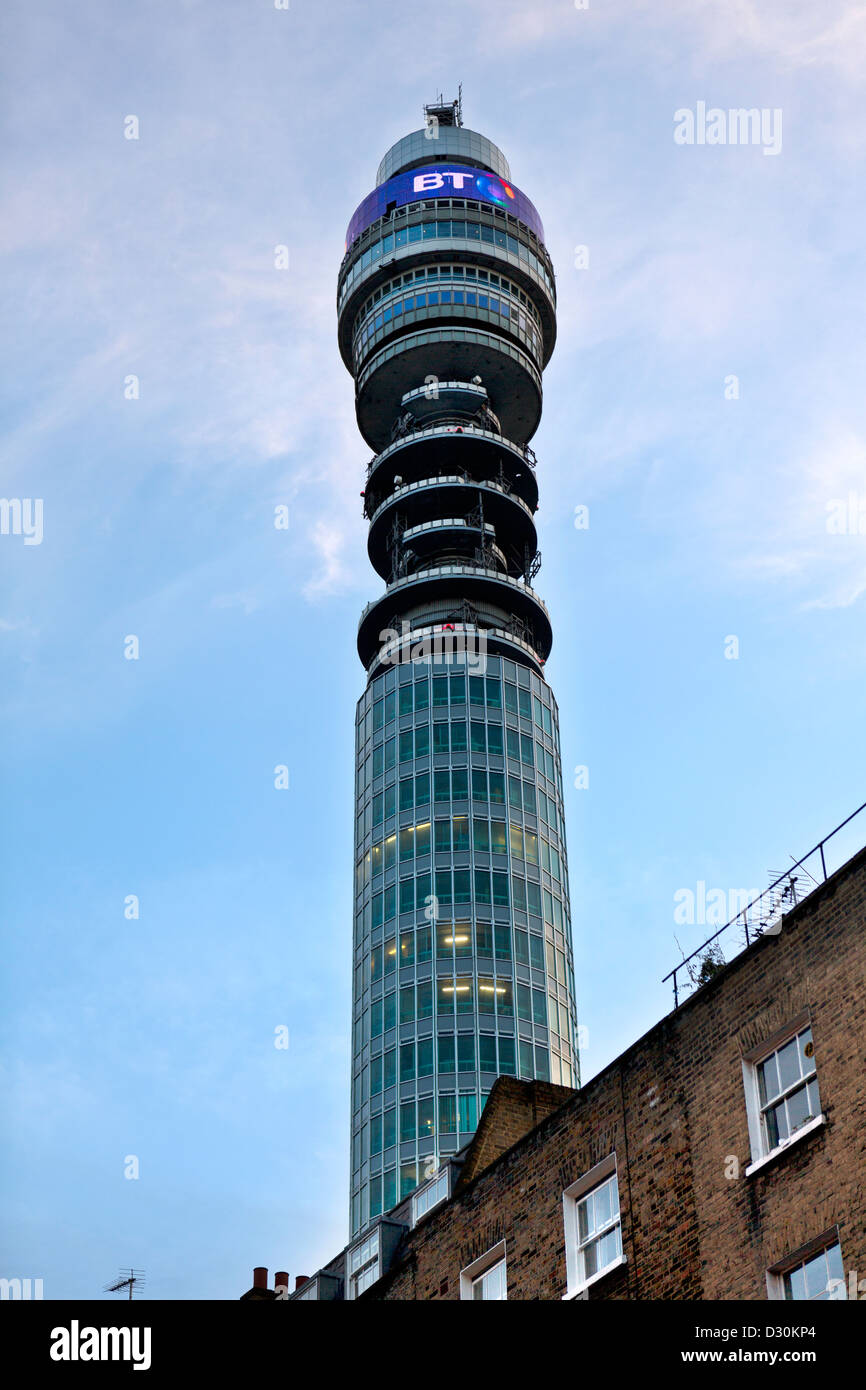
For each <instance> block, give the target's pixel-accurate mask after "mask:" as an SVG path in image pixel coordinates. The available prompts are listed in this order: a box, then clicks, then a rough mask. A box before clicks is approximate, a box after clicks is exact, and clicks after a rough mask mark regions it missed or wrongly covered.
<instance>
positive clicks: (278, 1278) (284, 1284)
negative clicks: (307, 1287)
mask: <svg viewBox="0 0 866 1390" xmlns="http://www.w3.org/2000/svg"><path fill="white" fill-rule="evenodd" d="M288 1287H289V1276H288V1274H286V1271H285V1270H284V1269H278V1270H277V1272H276V1274H275V1275H274V1288H275V1289H288Z"/></svg>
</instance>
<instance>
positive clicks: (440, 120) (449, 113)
mask: <svg viewBox="0 0 866 1390" xmlns="http://www.w3.org/2000/svg"><path fill="white" fill-rule="evenodd" d="M424 123H425V125H427V126H430V125H440V126H442V125H462V124H463V83H462V82H461V83H460V86H459V87H458V88H457V98H456V100H454V101H446V100H445V98H444V96H443V95H442V93H441V92H440V93H439V95H438V97H437V98H436V100H435V101H430V102H427V103H426V104H425V106H424Z"/></svg>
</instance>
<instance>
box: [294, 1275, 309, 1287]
mask: <svg viewBox="0 0 866 1390" xmlns="http://www.w3.org/2000/svg"><path fill="white" fill-rule="evenodd" d="M309 1277H310V1276H309V1274H296V1275H295V1288H296V1289H299V1288H300V1287H301V1285H302V1284H306V1282H307V1280H308V1279H309Z"/></svg>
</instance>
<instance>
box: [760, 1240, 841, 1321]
mask: <svg viewBox="0 0 866 1390" xmlns="http://www.w3.org/2000/svg"><path fill="white" fill-rule="evenodd" d="M834 1245H837V1246H838V1247H839V1258H840V1260H841V1258H842V1243H841V1241H840V1239H839V1227H838V1226H834V1227H833V1228H832V1230H829V1231H825V1232H824V1233H823V1235H820V1236H817V1237H816V1238H815V1240H811V1241H809V1243H808V1245H802V1246H801V1247H800V1248H799V1250H793V1251H792V1252H791V1254H790V1255H786V1256H785V1258H784V1259H783V1260H780V1261H779V1262H778V1264H775V1265H772V1266H771V1267H770V1269H768V1270H767V1274H766V1279H767V1298H768V1299H770V1300H771V1301H773V1302H780V1303H785V1302H788V1301H789V1300H787V1299H786V1298H785V1279H786V1277H788V1276H790V1275H791V1274H793V1272H794V1270H795V1269H799V1268H800V1266H801V1265H804V1264H808V1262H809V1261H810V1260H814V1258H815V1256H816V1255H821V1254H823V1253H824V1252H825V1251H827V1250H830V1249H832V1248H833V1246H834ZM844 1270H845V1266H844V1262H843V1265H842V1271H843V1273H842V1280H841V1283H838V1282H837V1287H836V1289H835V1291H834V1292H833V1293H831V1294H830V1297H829V1299H828V1300H826V1301H828V1302H829V1301H832V1300H835V1301H840V1300H842V1299H847V1297H848V1293H847V1289H846V1285H845V1274H844ZM833 1282H834V1281H833V1280H830V1282H829V1283H828V1284H827V1288H828V1289H829V1288H830V1284H831V1283H833ZM794 1301H796V1302H799V1301H800V1300H799V1299H798V1300H794ZM811 1301H813V1302H817V1301H818V1300H817V1299H815V1300H811ZM821 1301H822V1302H823V1301H825V1300H821Z"/></svg>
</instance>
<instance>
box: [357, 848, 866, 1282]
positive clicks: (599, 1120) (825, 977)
mask: <svg viewBox="0 0 866 1390" xmlns="http://www.w3.org/2000/svg"><path fill="white" fill-rule="evenodd" d="M864 977H866V851H863V852H861V853H860V854H859V855H857V856H855V858H854V859H852V860H851V861H850V862H849V863H848V864H847V865H845V866H844V868H842V869H840V870H839V871H838V873H836V874H835V875H833V877H832V878H831V879H830V880H829V881H828V882H827V883H826V884H824V885H822V887H821V888H820V889H816V890H815V892H814V893H813V894H812V895H811V896H810V897H809V898H808V899H806V900H805V901H804V902H803V903H801V904H800V905H799V907H797V908H795V909H794V910H793V911H792V912H791V913H789V914H788V916H787V917H786V918H785V921H784V924H783V928H782V931H781V933H780V934H779V935H778V936H765V937H763V938H762V939H761V940H760V941H758V942H757V943H756V944H755V945H754V946H753V947H752V949H751V950H750V951H748V952H746V953H745V954H743V955H741V956H740V957H738V958H737V959H736V960H734V961H733V962H732V963H731V964H730V965H728V966H727V967H726V968H725V969H724V970H723V971H722V972H720V973H719V974H718V975H717V976H716V977H715V978H714V979H713V980H711V981H710V983H709V984H707V985H705V986H704V987H703V988H702V989H700V990H698V991H697V992H696V993H695V994H694V995H692V996H691V997H690V998H689V999H688V1001H687V1002H686V1003H684V1004H683V1005H682V1007H681V1008H680V1009H679V1010H678V1011H677V1012H676V1013H673V1014H670V1015H668V1017H667V1018H665V1019H663V1020H662V1021H661V1022H660V1023H659V1024H657V1026H656V1027H655V1028H653V1029H652V1030H651V1031H650V1032H649V1033H647V1034H646V1035H645V1036H644V1037H643V1038H641V1039H640V1041H638V1042H637V1043H635V1044H634V1045H633V1046H632V1047H631V1048H629V1050H628V1051H627V1052H625V1053H624V1054H623V1055H622V1056H621V1057H620V1058H618V1059H617V1061H615V1062H614V1063H613V1064H612V1065H611V1066H609V1067H608V1068H606V1070H605V1071H603V1072H602V1073H600V1074H599V1075H598V1076H597V1077H595V1078H594V1079H593V1080H591V1081H590V1082H589V1083H588V1084H587V1085H586V1086H585V1087H584V1088H583V1089H582V1090H581V1091H580V1092H576V1093H568V1092H563V1090H562V1088H557V1087H543V1086H542V1085H541V1084H540V1083H521V1082H515V1081H513V1080H510V1081H508V1082H507V1084H506V1085H505V1086H503V1083H502V1082H499V1083H498V1087H499V1088H500V1091H499V1094H498V1101H497V1107H496V1108H494V1107H493V1106H492V1104H491V1102H492V1101H493V1099H494V1094H495V1093H491V1102H488V1104H489V1106H491V1113H490V1115H489V1117H488V1119H487V1123H486V1124H485V1121H484V1120H482V1124H481V1126H480V1128H479V1132H478V1135H477V1138H476V1142H475V1144H473V1147H472V1149H471V1150H470V1152H469V1154H468V1155H467V1161H466V1165H465V1166H464V1170H463V1175H462V1179H461V1183H460V1185H459V1186H458V1190H457V1192H456V1194H455V1196H454V1197H453V1198H452V1200H451V1201H450V1202H449V1203H448V1204H447V1205H446V1206H444V1207H442V1208H439V1209H437V1210H435V1211H434V1212H432V1213H430V1215H429V1216H428V1217H426V1218H425V1219H424V1220H423V1221H422V1222H420V1223H419V1225H418V1226H417V1227H416V1228H415V1229H414V1230H413V1231H411V1232H410V1233H409V1235H408V1236H407V1238H406V1243H405V1250H404V1254H403V1257H402V1259H401V1260H400V1261H399V1263H398V1264H397V1266H396V1267H394V1268H393V1269H392V1271H391V1272H390V1273H389V1274H388V1275H387V1276H386V1277H385V1278H384V1279H382V1280H380V1281H379V1282H378V1283H377V1284H376V1285H374V1286H373V1287H372V1288H371V1289H370V1290H369V1291H368V1293H367V1294H365V1295H364V1297H366V1298H373V1299H376V1298H380V1299H432V1298H446V1299H454V1298H459V1297H460V1279H459V1275H460V1271H461V1269H464V1268H465V1267H466V1266H467V1265H468V1264H470V1263H471V1262H472V1261H473V1260H475V1259H477V1258H479V1257H480V1256H481V1255H482V1254H484V1252H485V1251H487V1250H488V1249H490V1248H491V1247H492V1246H494V1245H496V1244H497V1243H498V1242H499V1241H502V1240H504V1241H505V1242H506V1254H507V1268H508V1296H509V1298H514V1299H560V1298H561V1297H562V1295H563V1294H564V1293H565V1291H566V1263H565V1234H564V1226H563V1206H562V1194H563V1191H564V1189H565V1188H567V1187H569V1186H570V1185H571V1184H572V1183H574V1182H575V1181H577V1180H578V1179H579V1178H581V1177H582V1176H583V1175H584V1174H585V1173H586V1172H587V1171H588V1170H589V1169H591V1168H592V1167H593V1166H594V1165H595V1164H596V1163H598V1162H600V1161H602V1160H603V1159H605V1158H606V1157H607V1156H608V1155H609V1154H610V1153H611V1152H612V1151H615V1153H616V1161H617V1172H618V1181H619V1190H620V1206H621V1212H622V1243H623V1252H624V1254H625V1256H626V1259H627V1263H626V1264H625V1265H624V1266H622V1267H621V1268H619V1269H618V1270H615V1271H613V1272H612V1273H611V1274H609V1275H606V1276H605V1277H604V1278H603V1279H601V1280H600V1281H599V1282H598V1283H597V1284H595V1285H592V1286H591V1287H590V1288H589V1290H588V1298H589V1299H591V1300H592V1299H598V1298H605V1299H608V1298H613V1299H617V1298H618V1299H748V1300H753V1299H763V1298H765V1297H766V1283H765V1272H766V1270H767V1268H768V1267H769V1266H771V1265H773V1264H775V1263H776V1262H778V1261H779V1260H781V1259H782V1258H783V1257H784V1256H786V1255H787V1254H789V1253H791V1252H792V1251H794V1250H796V1249H798V1248H799V1247H800V1246H803V1245H805V1244H806V1243H807V1242H808V1241H810V1240H812V1239H814V1238H815V1237H817V1236H819V1235H821V1234H823V1233H824V1232H825V1231H827V1230H829V1229H831V1228H833V1227H836V1226H838V1229H839V1234H840V1240H841V1246H842V1254H843V1260H844V1265H845V1271H846V1274H847V1273H848V1271H851V1270H856V1271H858V1274H859V1278H861V1279H866V1236H864V1227H866V1221H864V1217H866V1194H864V1173H866V1075H864V1064H863V1038H864V1033H866V1027H864V1025H866V1017H864V1013H866V997H864V987H863V986H864ZM807 1011H808V1015H809V1018H810V1020H811V1026H812V1033H813V1040H814V1045H815V1057H816V1062H817V1069H818V1084H819V1088H820V1096H821V1109H822V1112H823V1113H824V1115H825V1116H826V1121H827V1122H826V1124H825V1125H824V1126H823V1127H821V1128H819V1129H816V1130H815V1131H813V1132H812V1133H811V1134H808V1135H806V1136H805V1137H803V1138H801V1139H799V1140H798V1141H797V1142H795V1143H793V1144H792V1145H791V1146H790V1148H789V1149H788V1150H787V1151H786V1152H784V1153H783V1154H780V1155H779V1156H778V1157H777V1158H775V1159H774V1160H772V1162H770V1163H769V1164H768V1165H767V1166H766V1167H764V1168H762V1169H760V1170H759V1171H758V1172H755V1173H754V1174H753V1175H752V1176H750V1177H747V1176H745V1170H746V1168H747V1167H748V1166H749V1164H750V1162H751V1150H750V1144H749V1131H748V1123H747V1113H746V1104H745V1098H744V1086H743V1070H742V1059H743V1057H744V1055H746V1054H748V1053H749V1052H750V1050H752V1049H754V1048H756V1047H759V1046H761V1045H762V1044H764V1043H765V1042H766V1041H767V1040H768V1039H769V1038H770V1037H772V1035H773V1034H774V1033H775V1032H777V1031H778V1030H779V1029H780V1028H783V1027H787V1026H788V1025H789V1024H791V1023H792V1022H793V1021H794V1020H795V1019H796V1018H797V1017H798V1016H799V1015H801V1014H805V1013H806V1012H807ZM557 1092H559V1095H557V1094H555V1093H557ZM562 1096H565V1097H566V1099H565V1101H564V1103H561V1098H562ZM533 1107H534V1108H533ZM554 1107H555V1108H554ZM496 1109H498V1112H499V1121H497V1120H496ZM539 1121H540V1122H539ZM530 1123H534V1128H532V1129H531V1130H530V1132H529V1133H525V1130H526V1128H527V1126H528V1124H530ZM519 1134H522V1135H523V1137H521V1138H517V1139H516V1142H515V1136H516V1135H519Z"/></svg>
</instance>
